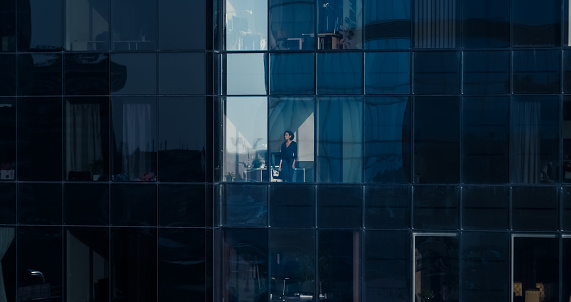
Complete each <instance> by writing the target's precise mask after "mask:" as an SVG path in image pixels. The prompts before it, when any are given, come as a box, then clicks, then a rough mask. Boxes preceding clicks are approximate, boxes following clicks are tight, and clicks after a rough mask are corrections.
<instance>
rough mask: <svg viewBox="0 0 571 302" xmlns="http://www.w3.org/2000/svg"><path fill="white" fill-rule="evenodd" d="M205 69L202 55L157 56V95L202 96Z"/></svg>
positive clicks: (204, 88) (162, 54) (204, 85)
mask: <svg viewBox="0 0 571 302" xmlns="http://www.w3.org/2000/svg"><path fill="white" fill-rule="evenodd" d="M205 68H206V64H205V60H204V54H203V53H161V54H159V93H160V94H204V93H205V90H206V84H205V75H206V72H205Z"/></svg>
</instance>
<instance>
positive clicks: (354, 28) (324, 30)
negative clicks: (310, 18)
mask: <svg viewBox="0 0 571 302" xmlns="http://www.w3.org/2000/svg"><path fill="white" fill-rule="evenodd" d="M317 7H319V10H318V11H317V28H318V33H319V34H318V40H317V48H318V49H337V50H338V49H361V48H362V47H363V12H362V9H363V2H362V0H344V1H343V0H333V1H331V0H319V1H317Z"/></svg>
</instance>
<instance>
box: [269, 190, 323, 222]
mask: <svg viewBox="0 0 571 302" xmlns="http://www.w3.org/2000/svg"><path fill="white" fill-rule="evenodd" d="M270 225H271V226H272V227H314V226H315V189H314V186H309V185H281V184H273V185H271V186H270Z"/></svg>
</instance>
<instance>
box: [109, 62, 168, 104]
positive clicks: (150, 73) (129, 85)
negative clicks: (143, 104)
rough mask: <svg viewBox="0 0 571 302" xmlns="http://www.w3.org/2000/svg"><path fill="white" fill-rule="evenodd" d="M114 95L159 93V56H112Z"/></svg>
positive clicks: (112, 90)
mask: <svg viewBox="0 0 571 302" xmlns="http://www.w3.org/2000/svg"><path fill="white" fill-rule="evenodd" d="M110 69H111V76H112V79H113V81H112V82H111V93H112V94H154V93H156V92H157V56H156V54H149V53H129V54H125V53H116V54H111V65H110Z"/></svg>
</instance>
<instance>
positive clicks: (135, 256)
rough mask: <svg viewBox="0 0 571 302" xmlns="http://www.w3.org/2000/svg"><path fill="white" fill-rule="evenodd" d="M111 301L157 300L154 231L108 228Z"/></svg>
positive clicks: (140, 301)
mask: <svg viewBox="0 0 571 302" xmlns="http://www.w3.org/2000/svg"><path fill="white" fill-rule="evenodd" d="M110 250H111V252H110V255H111V265H110V270H111V271H112V272H113V274H111V301H138V302H152V301H157V229H156V228H113V229H111V249H110Z"/></svg>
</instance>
